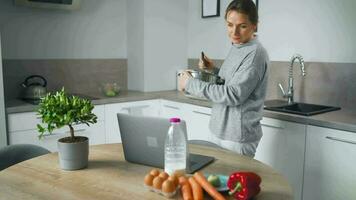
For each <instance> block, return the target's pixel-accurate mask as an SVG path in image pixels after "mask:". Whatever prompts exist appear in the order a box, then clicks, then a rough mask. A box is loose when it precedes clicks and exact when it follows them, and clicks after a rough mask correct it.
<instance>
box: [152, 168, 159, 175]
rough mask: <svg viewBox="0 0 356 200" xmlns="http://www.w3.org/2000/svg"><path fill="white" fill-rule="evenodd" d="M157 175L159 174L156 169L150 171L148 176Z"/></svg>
mask: <svg viewBox="0 0 356 200" xmlns="http://www.w3.org/2000/svg"><path fill="white" fill-rule="evenodd" d="M159 173H160V171H159V170H158V169H152V170H151V171H150V174H151V175H152V176H158V175H159Z"/></svg>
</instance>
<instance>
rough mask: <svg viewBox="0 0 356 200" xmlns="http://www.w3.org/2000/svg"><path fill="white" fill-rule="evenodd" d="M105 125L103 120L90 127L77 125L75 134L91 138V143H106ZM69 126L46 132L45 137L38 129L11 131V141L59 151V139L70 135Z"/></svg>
mask: <svg viewBox="0 0 356 200" xmlns="http://www.w3.org/2000/svg"><path fill="white" fill-rule="evenodd" d="M104 128H105V126H104V123H103V122H97V123H96V124H92V125H90V127H88V126H87V125H85V124H80V125H75V126H74V134H75V135H76V136H85V137H88V138H89V144H90V145H95V144H104V143H105V132H104V131H105V129H104ZM69 134H70V133H69V128H68V127H63V128H61V129H58V130H54V131H53V133H52V134H45V135H44V136H43V138H41V139H39V138H38V131H37V130H25V131H16V132H10V134H9V141H10V144H35V145H39V146H42V147H44V148H46V149H48V150H49V151H51V152H56V151H58V147H57V140H58V139H60V138H63V137H68V136H69Z"/></svg>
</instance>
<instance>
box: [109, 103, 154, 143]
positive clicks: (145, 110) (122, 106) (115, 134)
mask: <svg viewBox="0 0 356 200" xmlns="http://www.w3.org/2000/svg"><path fill="white" fill-rule="evenodd" d="M159 102H160V101H159V100H158V99H154V100H145V101H135V102H125V103H115V104H106V105H105V134H106V143H121V136H120V129H119V124H118V121H117V113H127V114H131V115H140V116H151V117H158V116H159V110H160V109H159V106H160V103H159Z"/></svg>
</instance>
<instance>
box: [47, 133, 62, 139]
mask: <svg viewBox="0 0 356 200" xmlns="http://www.w3.org/2000/svg"><path fill="white" fill-rule="evenodd" d="M57 135H60V133H47V134H44V135H43V137H44V138H49V137H54V136H57Z"/></svg>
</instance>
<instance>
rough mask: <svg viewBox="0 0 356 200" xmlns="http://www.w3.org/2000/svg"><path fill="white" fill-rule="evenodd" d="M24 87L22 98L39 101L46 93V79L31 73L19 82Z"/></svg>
mask: <svg viewBox="0 0 356 200" xmlns="http://www.w3.org/2000/svg"><path fill="white" fill-rule="evenodd" d="M21 85H22V87H23V88H24V91H23V97H22V98H23V99H25V100H28V101H38V102H39V101H40V100H41V98H43V97H45V96H46V93H47V89H46V86H47V80H46V79H45V78H44V77H43V76H40V75H32V76H29V77H27V78H26V79H25V81H24V82H23V83H22V84H21Z"/></svg>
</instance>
